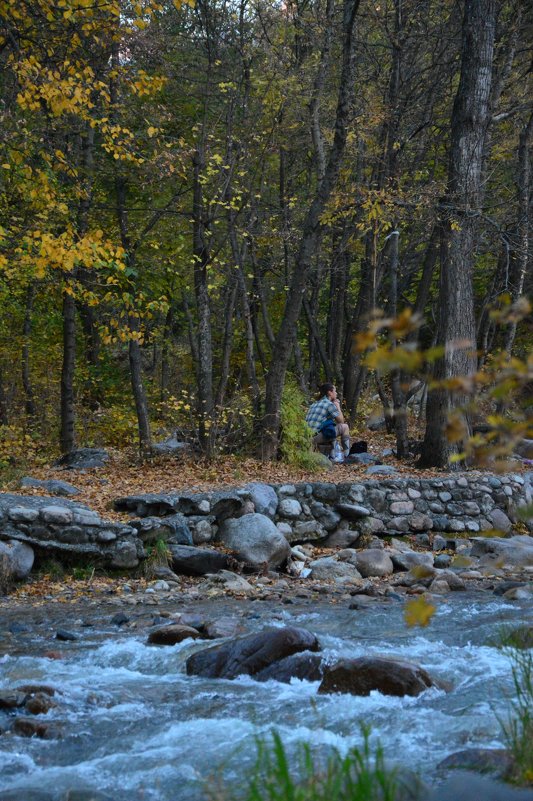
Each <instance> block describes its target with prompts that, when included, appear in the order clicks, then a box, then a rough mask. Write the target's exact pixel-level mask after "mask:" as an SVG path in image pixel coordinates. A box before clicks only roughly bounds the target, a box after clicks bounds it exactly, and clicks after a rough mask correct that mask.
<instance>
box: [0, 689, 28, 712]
mask: <svg viewBox="0 0 533 801" xmlns="http://www.w3.org/2000/svg"><path fill="white" fill-rule="evenodd" d="M27 697H28V693H25V692H23V691H22V690H21V689H20V688H19V689H17V690H0V709H17V707H20V706H24V704H25V703H26V699H27Z"/></svg>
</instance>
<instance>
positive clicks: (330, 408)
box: [305, 395, 339, 434]
mask: <svg viewBox="0 0 533 801" xmlns="http://www.w3.org/2000/svg"><path fill="white" fill-rule="evenodd" d="M338 416H339V410H338V409H337V407H336V406H335V404H334V403H333V402H332V401H330V400H329V398H328V396H327V395H324V397H323V398H320V400H318V401H316V403H313V404H312V406H310V407H309V411H308V412H307V415H306V418H305V422H306V423H307V425H308V426H309V428H311V429H312V430H313V431H314V432H315V434H317V433H318V431H319V430H320V426H321V425H322V423H324V422H325V421H326V420H327V419H328V417H329V418H331V420H336V419H337V417H338Z"/></svg>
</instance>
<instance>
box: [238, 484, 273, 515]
mask: <svg viewBox="0 0 533 801" xmlns="http://www.w3.org/2000/svg"><path fill="white" fill-rule="evenodd" d="M244 489H245V490H246V491H247V492H248V494H249V495H250V498H251V499H252V502H253V504H254V507H255V511H256V512H257V513H258V514H260V515H266V516H267V517H274V515H275V514H276V512H277V510H278V496H277V495H276V491H275V490H274V488H273V487H271V486H270V485H269V484H262V483H261V482H255V481H254V482H251V483H250V484H246V486H245V488H244Z"/></svg>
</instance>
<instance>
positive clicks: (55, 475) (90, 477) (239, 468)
mask: <svg viewBox="0 0 533 801" xmlns="http://www.w3.org/2000/svg"><path fill="white" fill-rule="evenodd" d="M361 438H362V437H361ZM353 439H355V438H353ZM364 439H365V441H366V442H367V443H368V452H369V453H371V454H373V455H375V456H378V457H379V458H380V459H381V461H382V462H383V464H388V465H392V466H394V467H395V468H396V470H397V471H398V477H402V476H412V475H416V476H417V477H420V478H431V477H434V476H436V475H438V474H439V472H440V473H441V474H442V473H443V472H447V471H438V470H419V469H418V468H417V467H416V459H415V458H414V457H413V458H410V459H406V460H404V461H400V460H398V459H396V458H395V457H394V456H392V455H391V456H386V457H382V456H381V454H382V452H383V450H384V449H387V448H394V446H395V437H394V435H388V434H386V433H384V432H382V431H378V432H371V431H366V432H365V433H364ZM108 452H109V455H110V459H109V461H108V462H107V464H106V465H105V467H100V468H94V469H90V470H83V471H79V470H65V469H64V468H59V467H54V466H53V463H50V464H45V465H43V464H34V465H31V464H29V465H27V467H26V473H25V475H29V476H31V477H32V478H37V479H41V480H46V479H58V480H63V481H67V482H69V483H71V484H73V485H74V486H75V487H77V488H78V489H79V490H80V494H79V495H76V496H75V500H76V501H79V502H81V503H85V504H87V506H89V507H90V508H91V509H94V510H95V511H96V512H98V513H99V514H100V515H101V516H102V517H106V518H109V519H114V520H120V519H126V517H125V515H124V514H120V513H117V512H115V511H114V510H113V501H114V500H115V498H118V497H122V496H124V495H134V494H139V493H151V492H153V493H160V492H170V491H175V490H181V491H188V492H204V491H207V490H212V489H215V488H217V489H218V488H224V487H226V488H227V487H242V486H244V485H245V484H247V483H249V482H251V481H261V482H265V483H267V484H287V483H290V484H294V483H300V482H305V481H326V482H334V483H341V482H355V481H361V480H362V479H364V478H365V474H366V470H367V465H345V464H332V465H331V468H330V469H327V468H326V469H324V470H319V471H314V472H312V471H309V470H304V469H302V468H299V467H296V466H294V465H291V464H286V463H284V462H281V461H276V462H262V461H260V460H259V459H254V458H251V457H249V456H236V455H218V456H216V457H215V458H214V459H213V460H212V461H210V462H207V461H206V460H204V459H202V458H201V457H198V456H194V455H188V456H179V457H176V456H172V455H164V456H156V457H154V458H153V459H151V460H148V461H143V462H141V461H140V460H139V459H138V458H137V456H136V454H135V453H134V452H133V451H131V450H130V451H127V450H124V451H118V450H109V449H108ZM376 478H377V479H378V480H379V478H380V477H379V476H376ZM383 478H392V476H388V477H385V476H384V477H383ZM0 491H1V492H16V493H21V494H24V495H46V494H47V493H46V490H44V489H40V488H23V489H22V488H21V487H20V477H17V478H15V479H13V478H11V480H9V481H4V482H2V481H1V477H0Z"/></svg>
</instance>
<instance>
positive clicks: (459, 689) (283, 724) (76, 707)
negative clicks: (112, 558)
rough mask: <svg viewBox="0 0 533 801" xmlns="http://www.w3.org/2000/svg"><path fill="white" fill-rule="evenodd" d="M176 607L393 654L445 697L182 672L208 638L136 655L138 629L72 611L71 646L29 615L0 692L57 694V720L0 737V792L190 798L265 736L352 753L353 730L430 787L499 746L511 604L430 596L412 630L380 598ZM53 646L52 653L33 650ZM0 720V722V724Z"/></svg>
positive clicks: (239, 767)
mask: <svg viewBox="0 0 533 801" xmlns="http://www.w3.org/2000/svg"><path fill="white" fill-rule="evenodd" d="M189 610H190V611H191V610H192V611H194V612H198V614H199V615H200V616H203V617H205V618H207V619H210V620H215V619H216V618H217V617H219V616H220V615H227V614H228V613H229V614H234V615H237V616H239V617H242V622H243V625H244V628H245V630H246V632H251V631H258V630H261V629H262V628H264V627H266V626H269V625H275V626H284V625H297V626H302V627H305V628H307V629H309V630H310V631H312V632H314V633H316V634H317V636H318V637H319V639H320V642H321V644H322V647H323V651H324V656H325V658H326V659H328V660H335V659H336V658H338V657H358V656H362V655H365V654H385V655H389V656H400V657H402V658H406V659H409V660H412V661H414V662H417V663H418V664H420V665H421V666H422V667H424V668H425V669H426V670H427V671H428V672H429V673H430V675H432V676H433V677H434V678H438V679H444V680H446V681H448V682H451V683H452V685H453V689H452V690H451V692H448V693H446V692H444V691H443V690H437V689H434V688H433V689H430V690H428V691H426V692H424V693H423V694H422V695H420V696H418V697H417V698H407V697H406V698H391V697H386V696H383V695H381V694H379V693H372V694H371V695H370V696H369V697H367V698H358V697H353V696H349V695H332V696H327V695H318V694H317V689H318V683H314V682H307V681H298V680H293V682H292V683H291V684H290V685H288V684H281V683H278V682H275V681H269V682H266V683H257V682H254V681H253V680H251V679H250V678H246V677H243V678H239V679H236V680H234V681H228V680H206V679H202V678H198V677H188V676H186V675H185V668H184V666H185V660H186V659H187V657H188V656H189V655H190V654H191V653H193V652H194V651H195V650H197V649H199V648H205V647H209V645H211V644H212V643H206V642H202V641H200V642H199V641H196V642H194V643H193V642H192V641H190V640H189V641H185V642H184V643H181V644H179V645H176V646H173V647H154V646H148V645H147V644H146V640H147V629H143V630H135V631H131V630H126V631H124V630H123V629H118V628H117V627H116V626H113V625H111V623H110V616H108V617H107V618H105V617H104V618H103V619H98V618H97V616H96V615H97V613H95V612H91V613H89V612H86V613H82V614H81V618H82V619H80V620H78V621H77V622H78V623H79V624H80V628H79V630H77V633H79V634H80V638H79V639H78V640H77V641H76V642H68V643H57V642H56V641H54V640H52V639H51V637H52V633H53V632H54V631H55V629H57V626H58V622H57V619H56V620H55V621H50V620H47V615H46V609H40V610H39V613H38V615H37V616H36V617H35V620H34V622H31V621H30V623H29V625H28V630H27V631H25V632H22V633H20V634H16V635H15V636H12V637H11V639H10V640H9V641H7V642H4V645H3V646H0V689H7V688H13V687H16V686H18V685H20V684H22V683H30V682H31V683H43V684H47V685H52V686H54V687H56V688H57V689H58V690H60V691H61V694H59V695H58V696H57V700H58V701H59V705H58V707H57V708H56V709H54V710H52V711H51V712H49V713H48V715H47V719H49V718H51V719H52V720H57V721H58V722H60V724H61V726H62V729H63V736H62V739H60V740H39V739H36V738H32V739H25V738H22V737H17V736H13V735H11V734H3V735H0V788H2V789H3V790H7V789H9V790H12V791H13V790H16V791H17V793H18V792H19V791H20V800H21V801H24V799H25V798H26V797H27V794H29V791H30V790H31V789H39V790H41V791H42V790H46V791H48V792H49V793H50V794H51V796H52V797H54V798H56V797H57V798H59V797H60V796H61V795H62V794H64V793H65V790H67V789H68V788H74V789H79V790H81V789H87V790H92V791H95V790H99V791H101V792H103V793H109V794H110V795H111V796H112V797H113V798H114V799H115V801H152V800H153V801H156V800H157V801H182V800H183V801H185V799H187V801H189V800H190V801H200V799H205V798H207V797H208V796H209V790H208V787H211V788H212V787H213V783H216V782H219V781H223V782H228V783H229V784H231V785H233V786H236V785H237V784H239V783H241V782H242V780H243V776H246V774H247V773H248V772H249V771H250V769H251V767H252V766H253V764H254V761H255V758H256V738H257V737H261V736H268V735H269V732H270V731H271V730H272V729H273V728H275V729H277V730H278V731H279V733H280V734H281V737H282V739H283V741H284V743H285V744H286V746H287V749H288V752H289V753H290V754H291V753H294V752H295V749H296V748H297V747H298V744H299V743H302V742H307V743H310V744H311V747H312V748H313V750H315V751H316V752H325V751H326V750H327V749H328V748H330V747H332V746H333V747H335V748H337V749H338V750H340V751H341V752H345V751H346V750H348V749H349V748H351V747H353V746H355V745H359V744H361V742H362V734H361V724H362V723H364V724H369V725H370V726H371V728H372V733H371V740H376V739H378V738H379V740H380V741H381V743H382V745H383V747H384V751H385V754H386V755H387V757H388V758H390V759H391V760H392V761H395V760H397V761H398V762H400V763H403V764H407V765H408V766H409V767H411V768H415V769H417V770H419V771H420V772H421V774H422V775H423V776H424V777H425V778H426V779H428V778H430V777H431V775H432V772H433V771H434V769H435V766H436V765H437V764H438V762H439V761H440V760H442V759H443V758H444V757H445V756H447V755H448V754H450V753H452V752H454V751H457V750H460V749H463V748H468V747H501V746H502V739H501V733H500V725H499V723H498V716H502V715H505V709H506V708H507V706H508V700H506V698H507V697H508V696H510V695H511V696H512V693H513V683H512V674H511V663H510V660H509V657H508V656H507V655H506V654H505V653H503V652H502V651H501V650H499V649H498V648H497V647H495V645H494V641H495V639H497V637H498V632H500V631H501V629H502V627H503V628H505V627H509V626H515V625H518V624H520V623H523V622H529V623H531V621H532V613H531V609H530V606H529V605H527V604H525V603H523V602H516V601H513V602H508V601H505V600H502V599H501V598H498V597H496V596H493V595H486V594H485V595H481V594H478V595H466V594H464V593H461V594H458V593H457V594H454V595H452V596H451V597H448V598H447V599H446V600H444V599H443V600H442V601H440V602H439V606H438V609H437V613H436V614H435V616H434V618H433V619H432V621H431V624H430V625H429V626H428V627H427V628H425V629H420V628H417V629H407V628H406V626H405V624H404V622H403V616H402V604H401V603H399V602H394V601H391V602H390V603H380V604H376V605H372V606H369V607H368V608H365V609H363V610H360V609H359V610H350V609H348V608H347V607H346V606H341V605H340V604H339V605H334V604H330V603H326V602H323V603H320V602H319V603H314V602H313V603H310V602H306V603H304V602H302V603H301V604H294V605H291V606H281V607H280V606H279V605H278V606H273V605H269V604H268V603H260V602H255V603H250V602H247V603H244V604H243V602H242V601H234V602H232V601H225V602H222V601H212V603H210V604H209V603H207V602H205V603H204V604H203V605H196V606H195V607H189ZM115 611H116V610H115ZM91 615H92V617H91ZM82 623H85V624H87V623H92V624H93V625H92V626H87V625H85V626H84V627H81V624H82ZM5 624H6V620H5V619H4V620H3V621H1V625H0V629H2V628H5ZM64 625H67V624H64ZM70 628H71V630H73V629H72V626H71V627H70ZM59 647H61V650H62V651H63V653H64V657H65V658H63V659H58V660H54V659H49V658H46V657H45V656H44V652H45V651H46V650H47V649H49V648H59ZM6 723H7V718H6V716H4V718H3V719H2V718H1V717H0V729H1V728H2V724H3V725H4V727H5V726H6ZM0 798H1V795H0Z"/></svg>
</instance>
